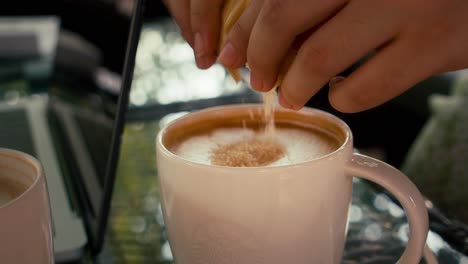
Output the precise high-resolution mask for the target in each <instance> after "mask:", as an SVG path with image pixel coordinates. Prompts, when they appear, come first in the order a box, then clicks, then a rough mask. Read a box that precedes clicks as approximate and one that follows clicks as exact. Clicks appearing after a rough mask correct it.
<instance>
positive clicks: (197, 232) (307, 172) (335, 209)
mask: <svg viewBox="0 0 468 264" xmlns="http://www.w3.org/2000/svg"><path fill="white" fill-rule="evenodd" d="M261 110H262V106H261V105H232V106H221V107H214V108H209V109H205V110H201V111H197V112H193V113H190V114H188V115H185V116H183V117H180V118H178V119H176V120H175V121H173V122H171V123H169V124H168V125H167V126H165V127H164V128H163V129H162V130H161V131H160V132H159V134H158V136H157V139H156V151H157V168H158V175H159V180H160V186H161V194H162V206H163V215H164V219H165V224H166V227H167V233H168V239H169V243H170V246H171V249H172V253H173V256H174V259H175V261H176V263H181V264H192V263H196V264H198V263H200V264H201V263H203V264H229V263H249V264H251V263H252V264H253V263H268V264H272V263H281V264H284V263H294V264H301V263H304V264H305V263H308V264H309V263H327V264H328V263H340V261H341V258H342V254H343V248H344V244H345V239H346V233H347V225H348V209H349V206H350V203H351V194H352V178H353V177H359V178H363V179H366V180H370V181H372V182H375V183H377V184H379V185H381V186H383V187H384V188H386V189H387V190H388V191H390V192H391V193H392V194H393V195H394V196H395V197H396V198H397V199H398V200H399V202H400V203H401V204H402V206H403V207H404V209H405V211H406V214H407V217H408V220H409V226H410V238H409V241H408V245H407V248H406V250H405V251H404V253H403V255H402V257H401V258H400V261H399V263H418V261H419V260H420V258H421V255H422V252H423V248H424V245H425V241H426V236H427V232H428V216H427V211H426V208H425V205H424V201H423V198H422V196H421V194H420V192H419V191H418V189H417V188H416V187H415V185H414V184H413V183H412V182H411V181H410V180H408V178H407V177H405V176H404V175H403V174H402V173H401V172H400V171H398V170H397V169H395V168H393V167H391V166H390V165H388V164H386V163H384V162H382V161H379V160H376V159H373V158H370V157H367V156H364V155H360V154H357V153H354V152H353V137H352V133H351V130H350V129H349V127H348V126H347V125H346V124H345V123H344V122H343V121H342V120H340V119H339V118H337V117H335V116H333V115H331V114H329V113H326V112H323V111H320V110H313V109H310V108H304V109H302V110H301V111H290V110H286V109H277V110H276V111H275V122H276V124H277V125H279V126H283V125H284V126H293V127H299V128H302V129H308V128H310V127H314V128H318V129H320V130H322V131H325V132H326V133H329V134H330V135H333V136H334V137H335V138H336V139H337V140H338V141H339V146H338V147H337V148H336V149H335V150H334V151H333V152H331V153H329V154H326V155H324V156H322V157H319V158H316V159H312V160H308V161H306V162H300V163H297V164H290V165H282V166H273V167H223V166H215V165H206V164H200V163H196V162H192V161H189V160H187V159H184V158H181V157H180V156H178V155H176V154H174V153H173V152H172V151H171V150H172V149H173V148H174V146H176V145H177V144H179V143H180V142H181V140H184V139H186V138H188V137H190V136H191V135H196V134H200V133H209V131H211V130H213V129H216V128H221V127H231V126H238V127H244V126H247V127H250V126H251V127H259V126H261V122H262V121H261V120H262V116H261V113H262V111H261Z"/></svg>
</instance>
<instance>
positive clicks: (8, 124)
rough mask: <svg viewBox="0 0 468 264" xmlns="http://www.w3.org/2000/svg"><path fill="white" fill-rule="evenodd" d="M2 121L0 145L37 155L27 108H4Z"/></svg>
mask: <svg viewBox="0 0 468 264" xmlns="http://www.w3.org/2000/svg"><path fill="white" fill-rule="evenodd" d="M0 122H1V126H0V147H2V148H10V149H15V150H18V151H22V152H25V153H28V154H30V155H32V156H36V152H35V150H34V143H33V138H32V134H31V127H30V125H29V120H28V115H27V112H26V110H25V109H11V110H2V111H1V112H0Z"/></svg>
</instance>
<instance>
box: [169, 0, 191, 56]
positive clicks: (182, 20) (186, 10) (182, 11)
mask: <svg viewBox="0 0 468 264" xmlns="http://www.w3.org/2000/svg"><path fill="white" fill-rule="evenodd" d="M163 2H164V4H165V5H166V7H167V8H168V9H169V11H170V12H171V15H172V17H173V18H174V20H175V22H176V24H177V25H178V26H179V28H180V34H181V35H182V36H183V37H184V38H185V40H186V41H187V42H188V43H189V45H190V46H192V47H193V42H194V40H193V34H192V26H191V24H190V23H191V22H190V0H164V1H163Z"/></svg>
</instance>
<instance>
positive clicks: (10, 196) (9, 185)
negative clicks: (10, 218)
mask: <svg viewBox="0 0 468 264" xmlns="http://www.w3.org/2000/svg"><path fill="white" fill-rule="evenodd" d="M27 189H28V185H27V184H24V183H22V182H20V181H17V180H14V179H12V178H9V177H5V176H0V207H1V206H3V205H4V204H7V203H8V202H9V201H11V200H14V199H15V198H16V197H18V196H20V195H21V194H22V193H24V192H25V191H26V190H27Z"/></svg>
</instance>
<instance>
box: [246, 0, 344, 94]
mask: <svg viewBox="0 0 468 264" xmlns="http://www.w3.org/2000/svg"><path fill="white" fill-rule="evenodd" d="M344 2H345V1H344V0H329V1H319V0H308V1H306V0H302V1H284V0H265V2H264V4H263V6H262V9H261V11H260V13H259V15H258V19H257V21H256V22H255V25H254V27H253V28H252V34H251V37H250V39H249V44H248V50H247V61H248V63H249V66H250V69H251V76H252V79H253V80H256V82H254V83H252V85H253V86H254V88H255V89H257V90H261V91H267V90H269V89H271V88H272V87H273V86H274V84H275V83H276V80H277V75H278V72H279V69H280V68H281V63H282V60H283V58H284V57H285V56H286V54H287V53H288V50H289V49H290V47H291V45H292V44H293V42H294V40H295V39H296V37H297V36H298V35H300V34H301V33H303V32H305V31H307V30H308V29H310V28H313V27H314V26H316V25H318V24H320V23H321V22H322V21H323V20H325V19H326V18H328V16H330V13H333V11H334V10H336V9H337V8H340V7H341V6H342V5H343V4H344Z"/></svg>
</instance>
